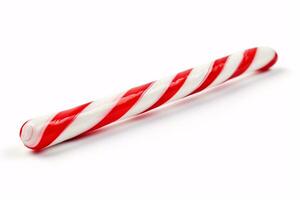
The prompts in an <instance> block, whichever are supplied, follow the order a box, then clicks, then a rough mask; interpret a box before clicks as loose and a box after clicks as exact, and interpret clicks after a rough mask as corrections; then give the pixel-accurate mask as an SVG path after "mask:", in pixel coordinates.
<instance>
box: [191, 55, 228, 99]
mask: <svg viewBox="0 0 300 200" xmlns="http://www.w3.org/2000/svg"><path fill="white" fill-rule="evenodd" d="M227 59H228V56H226V57H223V58H220V59H217V60H215V62H214V64H213V66H212V69H211V71H210V72H209V74H208V76H207V77H206V79H205V80H204V81H203V82H202V83H201V85H200V86H199V87H198V88H197V89H196V90H194V91H193V92H192V93H191V94H189V95H192V94H195V93H197V92H200V91H201V90H204V89H205V88H207V87H208V86H209V85H210V84H211V83H212V82H213V81H214V80H215V79H216V78H217V77H218V76H219V74H220V73H221V71H222V70H223V67H224V65H225V63H226V61H227Z"/></svg>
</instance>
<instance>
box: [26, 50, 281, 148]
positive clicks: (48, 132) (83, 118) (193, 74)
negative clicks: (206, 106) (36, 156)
mask: <svg viewBox="0 0 300 200" xmlns="http://www.w3.org/2000/svg"><path fill="white" fill-rule="evenodd" d="M276 61H277V53H276V52H275V51H274V50H273V49H270V48H268V47H258V48H252V49H248V50H245V51H242V52H238V53H234V54H232V55H230V56H226V57H223V58H220V59H217V60H215V61H213V62H211V63H209V64H206V65H202V66H199V67H196V68H192V69H188V70H185V71H183V72H180V73H178V74H176V75H174V76H170V77H169V78H166V79H162V80H159V81H154V82H151V83H147V84H144V85H141V86H138V87H134V88H131V89H129V90H127V91H125V92H123V93H121V94H118V95H116V96H113V97H110V98H105V99H102V100H99V101H93V102H89V103H86V104H83V105H80V106H77V107H75V108H72V109H69V110H65V111H61V112H58V113H56V114H53V115H47V116H44V117H39V118H35V119H31V120H28V121H27V122H25V123H24V124H23V126H22V127H21V130H20V137H21V140H22V141H23V143H24V145H25V146H27V147H28V148H30V149H33V150H40V149H43V148H45V147H48V146H52V145H55V144H57V143H60V142H63V141H65V140H68V139H70V138H73V137H76V136H78V135H81V134H86V133H90V132H91V131H94V130H97V129H99V128H101V127H103V126H105V125H107V124H110V123H113V122H115V121H117V120H123V119H126V118H128V117H131V116H134V115H138V114H140V113H144V112H147V111H149V110H152V109H154V108H156V107H159V106H160V105H162V104H165V103H168V102H171V101H175V100H177V99H181V98H184V97H186V96H189V95H192V94H195V93H198V92H200V91H202V90H204V89H205V88H207V87H212V86H215V85H218V84H221V83H223V82H225V81H227V80H230V79H232V78H235V77H237V76H240V75H241V74H244V73H248V72H253V71H257V70H267V69H269V68H270V67H271V66H273V65H274V64H275V63H276Z"/></svg>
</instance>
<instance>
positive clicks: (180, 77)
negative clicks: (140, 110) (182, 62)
mask: <svg viewBox="0 0 300 200" xmlns="http://www.w3.org/2000/svg"><path fill="white" fill-rule="evenodd" d="M191 71H192V69H188V70H186V71H183V72H180V73H178V74H177V75H176V76H175V78H174V79H173V80H172V82H171V84H170V85H169V87H168V89H167V90H166V91H165V92H164V94H163V95H162V96H161V97H160V98H159V99H158V100H157V101H156V102H155V103H154V104H153V105H152V106H151V107H150V108H148V109H147V110H146V111H144V112H147V111H149V110H152V109H154V108H156V107H158V106H160V105H162V104H164V103H165V102H167V101H168V100H169V99H171V98H172V97H173V96H174V95H175V94H176V92H177V91H178V90H179V89H180V88H181V87H182V85H183V84H184V82H185V81H186V79H187V77H188V75H189V74H190V73H191Z"/></svg>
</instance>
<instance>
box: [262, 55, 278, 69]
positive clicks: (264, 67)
mask: <svg viewBox="0 0 300 200" xmlns="http://www.w3.org/2000/svg"><path fill="white" fill-rule="evenodd" d="M277 59H278V55H277V53H276V52H275V55H274V57H273V59H272V60H271V61H270V62H269V63H268V64H266V65H265V66H263V67H261V68H260V69H259V70H258V71H266V70H268V69H269V68H270V67H272V66H273V65H274V64H275V63H276V62H277Z"/></svg>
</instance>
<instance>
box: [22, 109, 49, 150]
mask: <svg viewBox="0 0 300 200" xmlns="http://www.w3.org/2000/svg"><path fill="white" fill-rule="evenodd" d="M54 116H55V114H51V115H47V116H42V117H38V118H35V119H31V120H29V121H28V122H27V123H26V124H25V125H24V126H23V128H22V133H21V139H22V141H23V143H24V144H25V145H26V146H28V147H32V148H33V147H35V146H36V145H38V144H39V142H40V141H41V139H42V136H43V133H44V130H45V129H46V127H47V126H48V124H49V122H50V121H51V120H52V119H53V117H54Z"/></svg>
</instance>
